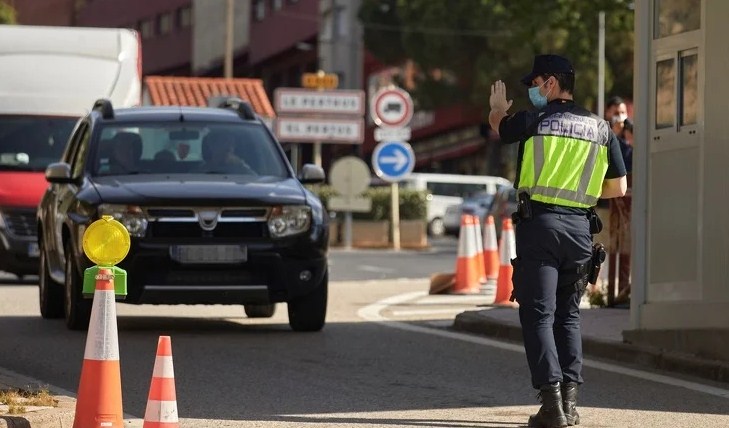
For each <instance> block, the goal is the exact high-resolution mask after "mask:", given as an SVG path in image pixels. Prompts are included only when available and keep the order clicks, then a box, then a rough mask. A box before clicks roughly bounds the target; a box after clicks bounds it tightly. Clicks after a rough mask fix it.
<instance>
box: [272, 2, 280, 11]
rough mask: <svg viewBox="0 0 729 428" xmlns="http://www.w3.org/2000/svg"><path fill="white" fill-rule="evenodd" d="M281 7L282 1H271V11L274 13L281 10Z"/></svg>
mask: <svg viewBox="0 0 729 428" xmlns="http://www.w3.org/2000/svg"><path fill="white" fill-rule="evenodd" d="M282 7H283V0H271V9H273V10H274V11H276V10H281V8H282Z"/></svg>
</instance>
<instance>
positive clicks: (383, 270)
mask: <svg viewBox="0 0 729 428" xmlns="http://www.w3.org/2000/svg"><path fill="white" fill-rule="evenodd" d="M357 269H358V270H361V271H365V272H376V273H393V272H395V269H391V268H383V267H379V266H370V265H359V266H357Z"/></svg>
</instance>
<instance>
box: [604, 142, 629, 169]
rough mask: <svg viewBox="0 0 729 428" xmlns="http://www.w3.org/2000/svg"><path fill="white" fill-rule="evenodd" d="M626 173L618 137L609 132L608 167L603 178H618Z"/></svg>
mask: <svg viewBox="0 0 729 428" xmlns="http://www.w3.org/2000/svg"><path fill="white" fill-rule="evenodd" d="M625 174H626V171H625V162H624V161H623V152H622V151H621V150H620V142H619V141H618V137H616V136H615V134H613V133H612V132H610V142H609V143H608V169H607V172H606V173H605V178H620V177H622V176H624V175H625Z"/></svg>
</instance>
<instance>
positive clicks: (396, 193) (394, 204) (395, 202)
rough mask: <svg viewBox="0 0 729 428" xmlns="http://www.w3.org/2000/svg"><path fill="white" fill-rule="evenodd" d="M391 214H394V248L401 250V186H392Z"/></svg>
mask: <svg viewBox="0 0 729 428" xmlns="http://www.w3.org/2000/svg"><path fill="white" fill-rule="evenodd" d="M390 197H391V199H390V205H391V209H390V213H391V214H392V248H393V249H395V250H399V249H400V185H399V184H398V183H397V182H394V183H391V184H390Z"/></svg>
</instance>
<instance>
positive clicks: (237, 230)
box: [146, 207, 269, 239]
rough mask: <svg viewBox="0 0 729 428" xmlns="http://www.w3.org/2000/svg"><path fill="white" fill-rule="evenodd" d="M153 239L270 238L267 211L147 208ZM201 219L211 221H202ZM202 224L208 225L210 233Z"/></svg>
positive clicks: (242, 208) (234, 208)
mask: <svg viewBox="0 0 729 428" xmlns="http://www.w3.org/2000/svg"><path fill="white" fill-rule="evenodd" d="M146 211H147V216H148V218H149V229H148V233H149V236H150V237H151V238H182V239H188V238H236V239H259V238H266V237H268V225H267V219H268V212H269V208H267V207H225V208H210V207H190V208H188V207H153V208H147V209H146ZM211 216H212V219H214V222H211V221H210V220H211ZM201 218H203V219H207V220H209V221H208V222H203V221H201ZM202 223H208V224H207V226H208V227H207V230H205V229H204V228H203V225H202Z"/></svg>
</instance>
